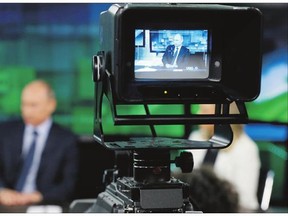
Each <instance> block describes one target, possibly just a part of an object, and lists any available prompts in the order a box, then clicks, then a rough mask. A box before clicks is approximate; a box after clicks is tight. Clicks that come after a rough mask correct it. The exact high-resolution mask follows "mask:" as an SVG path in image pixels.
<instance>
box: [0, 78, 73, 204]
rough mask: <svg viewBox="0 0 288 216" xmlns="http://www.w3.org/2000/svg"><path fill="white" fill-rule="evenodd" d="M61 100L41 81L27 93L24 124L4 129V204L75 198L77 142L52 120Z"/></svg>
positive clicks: (0, 127)
mask: <svg viewBox="0 0 288 216" xmlns="http://www.w3.org/2000/svg"><path fill="white" fill-rule="evenodd" d="M55 108H56V99H55V95H54V92H53V90H52V89H51V88H50V86H49V85H48V84H47V83H46V82H44V81H41V80H37V81H33V82H31V83H29V84H28V85H26V87H25V88H24V89H23V92H22V97H21V112H22V118H23V121H22V120H19V121H12V122H6V123H2V124H0V205H7V206H13V205H30V204H35V203H39V202H52V201H53V202H54V201H56V202H65V201H69V199H71V198H72V197H71V196H72V194H73V190H74V186H75V181H76V176H77V164H78V150H77V146H76V142H77V137H76V136H75V135H74V134H73V133H72V132H70V131H68V130H67V129H64V128H62V127H61V126H60V125H58V124H56V123H54V122H53V121H52V117H51V115H52V113H53V112H54V111H55Z"/></svg>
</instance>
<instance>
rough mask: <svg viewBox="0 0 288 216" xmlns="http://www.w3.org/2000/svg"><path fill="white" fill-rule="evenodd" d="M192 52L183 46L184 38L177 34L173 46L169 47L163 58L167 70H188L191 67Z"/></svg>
mask: <svg viewBox="0 0 288 216" xmlns="http://www.w3.org/2000/svg"><path fill="white" fill-rule="evenodd" d="M189 59H190V51H189V49H187V48H186V47H184V46H183V36H182V35H180V34H176V35H175V36H174V38H173V45H169V46H168V47H167V48H166V51H165V53H164V55H163V57H162V62H163V64H164V66H165V67H166V68H179V69H186V67H187V66H189Z"/></svg>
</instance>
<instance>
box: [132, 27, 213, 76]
mask: <svg viewBox="0 0 288 216" xmlns="http://www.w3.org/2000/svg"><path fill="white" fill-rule="evenodd" d="M209 37H211V36H210V35H209V31H208V30H207V29H196V30H194V29H193V30H162V29H161V30H157V29H156V30H155V29H153V30H151V29H150V30H149V29H136V30H135V61H134V71H135V73H134V74H135V80H146V79H147V80H189V79H192V80H194V79H206V78H208V76H209Z"/></svg>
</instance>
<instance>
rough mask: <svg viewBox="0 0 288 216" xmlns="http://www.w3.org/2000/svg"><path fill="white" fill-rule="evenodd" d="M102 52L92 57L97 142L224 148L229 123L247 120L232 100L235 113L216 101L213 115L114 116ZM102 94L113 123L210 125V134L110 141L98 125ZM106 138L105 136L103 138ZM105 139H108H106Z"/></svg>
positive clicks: (121, 145)
mask: <svg viewBox="0 0 288 216" xmlns="http://www.w3.org/2000/svg"><path fill="white" fill-rule="evenodd" d="M104 61H105V59H104V53H103V52H99V53H98V55H96V56H94V57H93V80H94V82H95V95H96V101H95V115H96V118H95V122H94V125H95V126H94V138H95V140H96V141H97V142H99V143H101V144H102V145H104V146H106V147H107V148H110V149H115V150H131V149H146V148H159V149H205V148H225V147H228V146H229V145H230V144H231V143H232V139H233V133H232V130H231V127H230V124H233V123H234V124H239V123H245V122H246V121H247V119H248V115H247V111H246V107H245V104H244V103H243V102H239V101H236V104H237V107H238V110H239V114H230V113H229V106H230V104H228V103H227V104H216V106H215V114H214V115H210V114H209V115H195V114H186V113H185V114H183V115H151V114H149V115H118V113H117V104H116V103H115V98H114V97H115V92H114V90H113V87H112V85H113V79H112V78H113V75H112V74H111V73H109V71H107V70H104V67H103V66H104V63H105V62H104ZM104 95H106V96H107V97H108V100H109V102H110V106H111V109H112V113H113V118H114V124H115V125H169V124H170V125H173V124H187V123H190V124H214V135H213V136H212V137H211V138H210V139H209V140H207V141H204V142H203V141H194V140H193V141H191V140H185V139H172V138H171V139H170V138H160V137H151V138H130V140H129V141H117V140H116V141H114V140H110V139H109V136H104V133H103V125H102V101H103V96H104ZM106 138H107V139H106ZM107 140H109V141H107Z"/></svg>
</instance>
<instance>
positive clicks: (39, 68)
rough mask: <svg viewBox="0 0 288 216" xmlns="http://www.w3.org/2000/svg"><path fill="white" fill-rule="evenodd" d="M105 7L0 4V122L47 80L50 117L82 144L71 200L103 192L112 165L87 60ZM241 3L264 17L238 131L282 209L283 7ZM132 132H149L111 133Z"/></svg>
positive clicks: (287, 101) (286, 81)
mask: <svg viewBox="0 0 288 216" xmlns="http://www.w3.org/2000/svg"><path fill="white" fill-rule="evenodd" d="M110 5H111V4H108V3H105V4H104V3H95V4H94V3H56V4H48V3H0V121H1V122H2V121H6V120H9V119H13V118H19V117H20V116H19V114H20V94H21V90H22V88H23V86H24V85H25V84H26V83H28V82H29V81H31V80H33V79H36V78H41V79H45V80H47V81H48V82H49V83H51V85H52V86H53V88H54V89H55V92H56V95H57V100H58V107H57V112H56V113H55V115H54V119H55V120H56V121H57V122H58V123H60V124H62V125H64V126H66V127H68V128H70V129H71V130H72V131H74V132H75V133H76V134H77V135H79V138H80V141H81V142H80V145H81V148H80V149H81V152H82V159H81V163H82V164H81V167H82V170H81V176H80V179H79V186H78V187H79V189H78V197H77V198H88V197H93V198H94V197H96V196H97V193H99V192H100V191H101V190H103V185H101V183H102V182H101V181H102V173H103V170H104V168H109V167H113V160H105V157H107V155H109V156H111V157H113V153H111V152H107V151H106V150H105V149H103V148H102V147H101V146H99V145H97V144H95V143H94V142H93V141H92V133H93V118H94V110H93V103H94V102H93V101H94V85H93V82H92V80H91V76H92V75H91V59H92V56H93V55H95V54H96V53H97V51H98V49H99V36H98V22H99V14H100V12H101V11H103V10H107V9H108V8H109V6H110ZM234 5H235V4H234ZM238 5H239V4H238ZM243 5H247V4H243ZM248 6H255V7H258V8H259V9H260V10H261V11H262V13H263V16H264V23H263V26H264V38H263V41H264V46H263V67H262V86H261V94H260V96H259V98H258V99H257V100H256V101H254V102H251V103H247V109H248V113H249V117H250V123H249V124H248V125H246V127H245V130H246V132H247V133H248V134H249V135H250V136H251V137H252V138H253V139H254V140H255V141H256V142H257V144H258V147H259V150H260V156H261V162H262V166H265V167H266V168H268V169H272V170H273V171H274V173H275V178H274V185H273V191H272V196H271V203H270V204H271V205H270V206H271V208H274V209H283V208H284V209H285V211H286V210H287V208H288V206H287V197H288V186H287V184H288V178H287V168H288V164H287V139H288V138H287V137H288V136H287V123H288V113H287V112H288V111H287V110H288V95H287V88H288V77H287V76H288V71H287V67H288V65H287V61H288V60H287V59H288V57H287V48H288V45H287V38H288V34H287V28H288V21H287V20H288V17H287V16H288V15H287V11H288V4H286V3H277V4H271V3H264V4H260V3H258V4H248ZM247 52H249V47H247ZM139 109H140V108H138V107H136V108H133V109H131V110H129V109H128V108H125V107H124V108H123V111H126V112H138V111H139ZM157 109H158V108H157V107H156V108H155V110H156V111H157ZM103 112H104V115H107V121H108V122H109V123H108V126H107V128H108V129H107V130H108V132H111V133H113V130H115V128H113V127H112V120H109V119H110V117H111V116H109V114H110V113H109V111H108V109H104V111H103ZM106 112H107V113H106ZM140 112H142V111H141V110H140ZM175 112H183V109H182V107H178V106H175ZM139 130H141V131H143V130H144V131H145V130H147V131H149V128H144V129H143V128H142V127H140V126H139V127H136V128H133V129H131V128H129V127H123V128H121V129H119V128H117V133H120V134H122V133H128V134H129V133H132V131H133V133H137V132H139ZM159 130H160V134H161V132H162V135H170V136H180V137H185V136H187V133H188V132H189V131H188V132H187V130H185V129H184V128H183V127H180V126H179V127H178V128H177V129H174V130H167V128H165V127H163V128H159ZM103 161H104V163H103ZM103 164H105V166H103ZM91 185H96V186H95V187H94V186H93V187H90V186H91ZM91 188H92V189H91Z"/></svg>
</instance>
